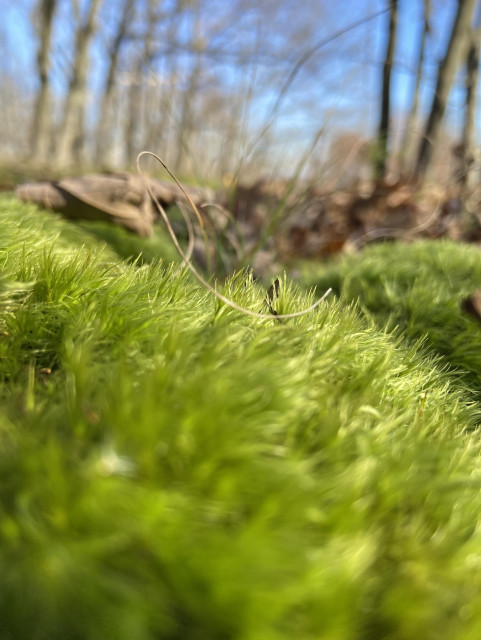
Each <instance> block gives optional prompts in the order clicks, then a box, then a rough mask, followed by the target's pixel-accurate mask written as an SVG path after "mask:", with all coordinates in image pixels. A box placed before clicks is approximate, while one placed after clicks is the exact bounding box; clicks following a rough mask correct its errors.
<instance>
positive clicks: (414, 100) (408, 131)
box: [401, 0, 431, 170]
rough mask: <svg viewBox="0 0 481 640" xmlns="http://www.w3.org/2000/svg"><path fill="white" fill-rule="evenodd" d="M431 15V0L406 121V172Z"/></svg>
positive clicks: (426, 9) (427, 3)
mask: <svg viewBox="0 0 481 640" xmlns="http://www.w3.org/2000/svg"><path fill="white" fill-rule="evenodd" d="M430 13H431V0H424V16H423V30H422V33H421V38H420V41H419V53H418V63H417V70H416V83H415V85H414V91H413V98H412V103H411V109H410V111H409V116H408V119H407V121H406V131H405V134H404V138H403V144H402V149H401V164H402V168H403V170H406V169H407V168H408V167H409V166H410V165H411V160H412V153H413V137H414V136H413V128H414V125H415V122H416V117H417V114H418V107H419V89H420V87H421V80H422V77H423V65H424V52H425V49H426V40H427V36H428V34H429V32H430V25H429V20H430Z"/></svg>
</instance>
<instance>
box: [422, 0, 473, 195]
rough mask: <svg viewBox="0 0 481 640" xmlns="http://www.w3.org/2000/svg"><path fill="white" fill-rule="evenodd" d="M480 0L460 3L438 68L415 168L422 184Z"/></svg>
mask: <svg viewBox="0 0 481 640" xmlns="http://www.w3.org/2000/svg"><path fill="white" fill-rule="evenodd" d="M476 2H477V0H458V9H457V12H456V16H455V18H454V22H453V28H452V31H451V37H450V39H449V43H448V47H447V49H446V54H445V56H444V58H443V60H442V61H441V63H440V65H439V70H438V77H437V81H436V90H435V92H434V96H433V102H432V106H431V110H430V112H429V116H428V119H427V121H426V126H425V130H424V135H423V137H422V139H421V143H420V145H419V151H418V156H417V160H416V166H415V171H414V173H415V176H416V178H417V180H418V182H419V183H421V182H422V181H423V180H424V178H425V175H426V172H427V170H428V168H429V165H430V162H431V158H432V154H433V148H434V147H435V145H436V142H437V138H438V135H439V131H440V128H441V123H442V120H443V116H444V112H445V110H446V103H447V101H448V97H449V92H450V89H451V85H452V83H453V80H454V76H455V74H456V70H457V68H458V65H459V63H460V60H461V59H462V57H463V56H464V54H465V51H466V48H467V47H468V46H469V38H470V31H471V21H472V19H473V13H474V9H475V6H476Z"/></svg>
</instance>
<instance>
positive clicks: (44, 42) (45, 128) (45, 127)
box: [30, 0, 57, 164]
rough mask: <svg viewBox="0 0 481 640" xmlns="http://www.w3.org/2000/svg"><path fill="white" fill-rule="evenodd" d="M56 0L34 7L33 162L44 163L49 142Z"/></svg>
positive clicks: (42, 0) (44, 1) (42, 1)
mask: <svg viewBox="0 0 481 640" xmlns="http://www.w3.org/2000/svg"><path fill="white" fill-rule="evenodd" d="M56 3H57V0H39V3H38V5H37V7H36V11H37V12H38V20H39V37H40V43H39V47H38V52H37V72H38V78H39V80H40V86H39V89H38V93H37V97H36V99H35V106H34V109H33V119H32V125H31V134H30V145H31V160H32V161H33V162H34V163H42V164H43V163H46V162H47V159H48V153H49V144H50V115H49V99H50V87H49V74H48V71H49V58H50V42H51V38H52V25H53V16H54V13H55V7H56Z"/></svg>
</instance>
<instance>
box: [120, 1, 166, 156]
mask: <svg viewBox="0 0 481 640" xmlns="http://www.w3.org/2000/svg"><path fill="white" fill-rule="evenodd" d="M155 8H156V0H149V3H148V6H147V28H146V31H145V34H144V49H143V52H142V53H141V54H140V55H138V57H137V60H136V62H135V65H134V69H133V72H132V78H131V84H130V88H129V95H128V107H129V111H128V114H127V126H126V131H125V152H126V156H127V157H126V163H127V165H128V166H133V165H134V164H135V158H136V157H137V154H138V153H139V151H141V149H140V148H139V130H140V128H141V127H140V119H141V117H142V104H141V103H142V84H143V82H144V71H145V70H148V69H149V66H150V64H151V63H152V58H153V55H154V50H153V39H154V33H155V27H156V20H157V19H158V16H157V17H156V15H155Z"/></svg>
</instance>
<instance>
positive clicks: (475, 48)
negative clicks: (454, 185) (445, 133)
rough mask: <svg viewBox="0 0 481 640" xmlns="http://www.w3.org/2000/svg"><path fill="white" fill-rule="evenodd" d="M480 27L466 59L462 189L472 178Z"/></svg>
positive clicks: (475, 33)
mask: <svg viewBox="0 0 481 640" xmlns="http://www.w3.org/2000/svg"><path fill="white" fill-rule="evenodd" d="M480 39H481V32H480V25H479V24H477V25H476V28H474V29H473V30H472V32H471V43H470V46H469V49H468V55H467V59H466V83H465V87H466V106H465V113H464V126H463V140H462V149H463V154H464V170H463V172H462V175H461V180H460V182H461V184H462V186H463V187H464V188H468V187H469V186H470V182H471V180H470V177H471V176H472V172H471V167H472V164H473V161H474V149H473V137H474V121H475V115H476V114H475V112H476V95H477V91H478V78H479V49H480V44H481V42H480Z"/></svg>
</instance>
